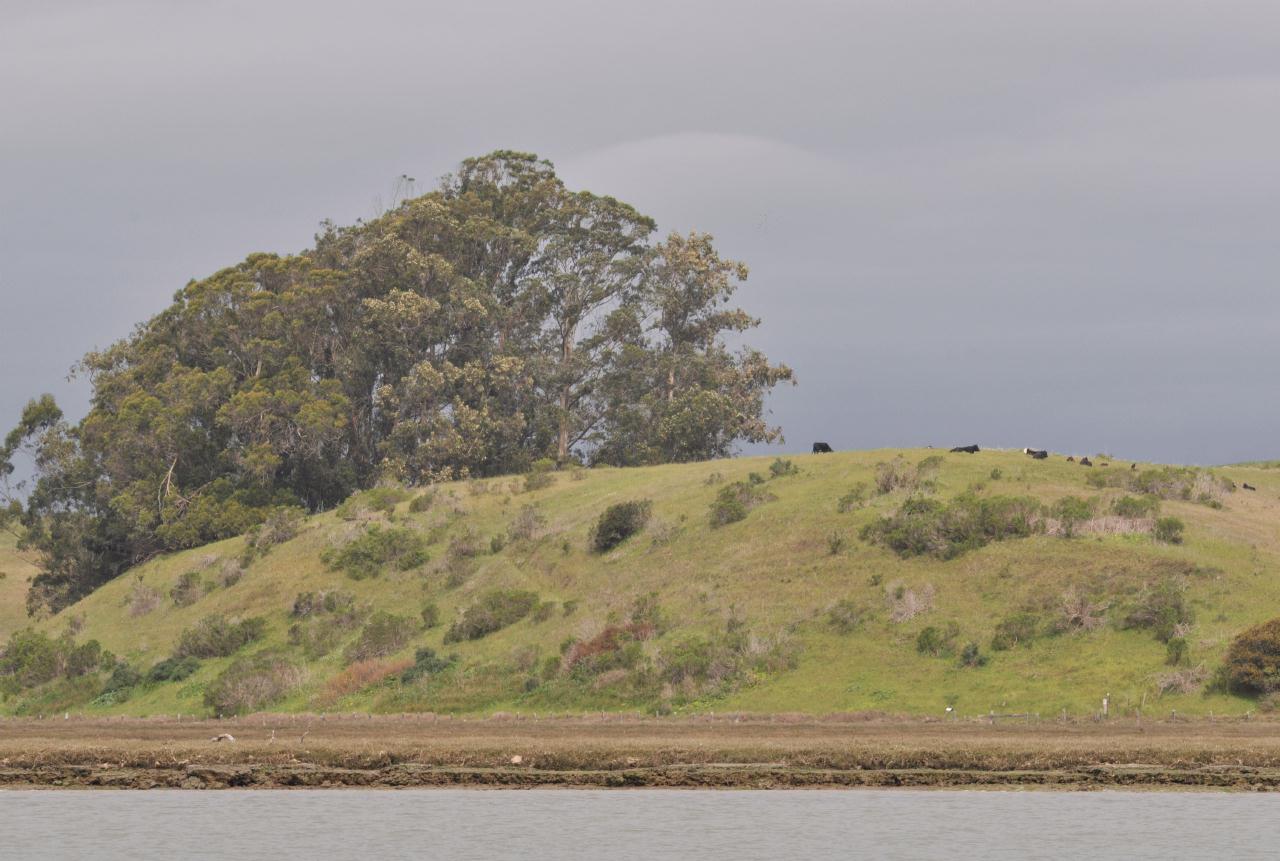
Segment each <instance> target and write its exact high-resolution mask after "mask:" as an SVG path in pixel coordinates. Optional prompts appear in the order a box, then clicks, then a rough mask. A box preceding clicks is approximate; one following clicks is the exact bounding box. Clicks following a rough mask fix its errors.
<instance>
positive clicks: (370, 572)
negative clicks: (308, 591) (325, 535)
mask: <svg viewBox="0 0 1280 861" xmlns="http://www.w3.org/2000/svg"><path fill="white" fill-rule="evenodd" d="M321 559H322V560H323V561H324V563H325V564H326V565H328V566H329V567H330V568H331V569H332V570H334V571H343V572H346V575H347V576H348V577H350V578H351V579H353V580H364V579H367V578H370V577H377V576H378V575H379V574H381V573H382V569H383V568H384V567H385V566H387V565H394V566H395V567H396V569H397V570H400V571H409V570H410V569H413V568H417V567H418V566H420V565H424V564H426V561H427V540H426V538H425V537H424V536H423V535H422V533H421V532H418V531H416V530H413V529H403V528H395V527H391V528H383V527H381V526H374V527H371V528H370V529H369V531H367V532H365V533H364V534H363V535H361V536H360V537H359V538H357V539H355V540H354V541H352V542H350V543H349V544H347V545H345V546H344V547H342V548H341V549H337V550H333V549H330V550H326V551H325V552H324V554H323V555H322V556H321Z"/></svg>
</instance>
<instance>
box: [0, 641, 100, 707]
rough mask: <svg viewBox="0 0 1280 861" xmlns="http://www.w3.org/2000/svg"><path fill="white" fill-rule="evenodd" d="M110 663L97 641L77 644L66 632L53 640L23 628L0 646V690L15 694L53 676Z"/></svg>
mask: <svg viewBox="0 0 1280 861" xmlns="http://www.w3.org/2000/svg"><path fill="white" fill-rule="evenodd" d="M113 663H114V658H109V657H108V653H106V652H104V651H103V650H102V646H101V645H100V644H99V643H98V641H97V640H89V641H88V642H87V643H82V644H80V645H77V644H76V642H75V640H74V639H73V637H72V635H71V633H70V632H68V633H66V634H64V635H62V636H60V637H58V638H57V639H54V638H52V637H50V636H49V635H48V634H46V633H44V632H43V631H37V630H35V629H32V628H23V629H21V630H18V631H14V632H13V634H11V635H10V636H9V640H8V642H6V643H5V645H4V648H3V649H0V690H3V691H5V692H7V693H15V692H17V691H19V690H23V689H26V688H32V687H36V686H38V685H42V684H45V683H46V682H50V681H53V680H54V679H56V678H60V677H61V678H68V679H71V678H76V677H79V676H84V675H88V674H89V673H92V672H97V671H98V670H99V669H105V668H107V667H108V666H110V665H111V664H113Z"/></svg>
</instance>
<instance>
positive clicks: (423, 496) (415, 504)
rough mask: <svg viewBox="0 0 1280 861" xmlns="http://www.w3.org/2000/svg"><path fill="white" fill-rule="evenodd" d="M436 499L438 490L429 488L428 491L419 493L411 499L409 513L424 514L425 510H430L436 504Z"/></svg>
mask: <svg viewBox="0 0 1280 861" xmlns="http://www.w3.org/2000/svg"><path fill="white" fill-rule="evenodd" d="M435 501H436V492H435V491H434V490H428V491H427V492H426V493H419V494H418V495H417V496H415V497H414V498H413V499H412V500H410V501H409V513H410V514H423V513H424V512H427V511H430V510H431V506H432V505H434V504H435Z"/></svg>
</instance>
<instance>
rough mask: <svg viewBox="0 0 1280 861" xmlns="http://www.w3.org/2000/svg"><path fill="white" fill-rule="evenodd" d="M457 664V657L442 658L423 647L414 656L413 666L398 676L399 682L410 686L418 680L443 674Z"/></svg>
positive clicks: (433, 651)
mask: <svg viewBox="0 0 1280 861" xmlns="http://www.w3.org/2000/svg"><path fill="white" fill-rule="evenodd" d="M457 662H458V656H457V655H449V656H448V657H444V656H442V655H437V654H436V652H435V650H434V649H428V648H426V647H425V646H424V647H423V648H421V649H418V651H417V652H416V653H415V654H414V656H413V665H412V666H410V667H409V668H408V669H406V670H405V671H404V672H403V673H401V674H400V681H402V682H404V683H405V684H411V683H413V682H416V681H417V680H418V679H421V678H425V677H427V676H434V675H437V674H438V673H443V672H445V671H446V670H448V669H450V668H451V667H452V666H453V665H454V664H456V663H457Z"/></svg>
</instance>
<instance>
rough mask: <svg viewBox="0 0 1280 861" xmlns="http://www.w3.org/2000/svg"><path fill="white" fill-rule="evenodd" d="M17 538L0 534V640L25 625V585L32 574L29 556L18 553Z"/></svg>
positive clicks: (32, 567) (9, 534)
mask: <svg viewBox="0 0 1280 861" xmlns="http://www.w3.org/2000/svg"><path fill="white" fill-rule="evenodd" d="M17 543H18V541H17V538H16V537H15V536H14V535H13V534H11V533H9V532H6V531H3V530H0V574H2V575H4V576H3V577H0V638H4V639H7V638H8V636H9V635H10V634H12V633H13V632H14V631H16V630H17V629H19V628H21V627H23V626H24V625H26V624H28V622H29V620H28V619H27V584H28V581H29V580H30V578H31V576H32V575H33V574H35V573H36V568H35V566H34V565H33V564H32V559H31V555H30V554H29V553H19V552H18V550H17V549H16V546H15V545H16V544H17Z"/></svg>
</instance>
